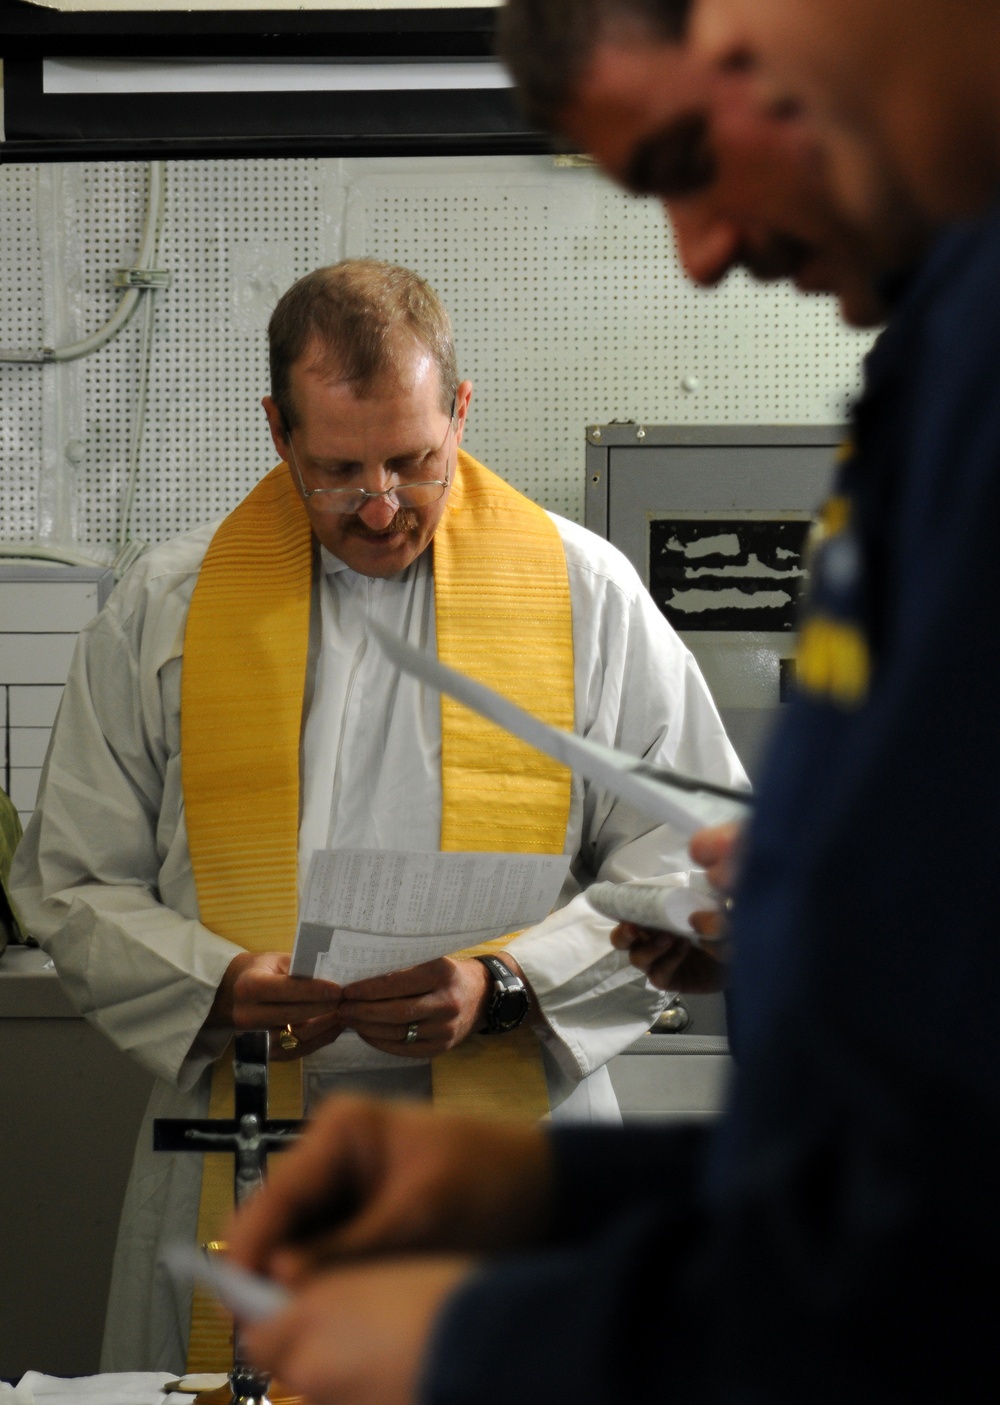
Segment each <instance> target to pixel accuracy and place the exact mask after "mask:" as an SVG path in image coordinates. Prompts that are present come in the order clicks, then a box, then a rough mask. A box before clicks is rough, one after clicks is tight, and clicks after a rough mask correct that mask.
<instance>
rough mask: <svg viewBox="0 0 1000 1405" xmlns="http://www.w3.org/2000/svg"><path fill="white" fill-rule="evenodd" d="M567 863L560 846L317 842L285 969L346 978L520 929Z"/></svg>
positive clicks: (549, 896) (538, 915)
mask: <svg viewBox="0 0 1000 1405" xmlns="http://www.w3.org/2000/svg"><path fill="white" fill-rule="evenodd" d="M568 869H569V858H568V857H567V856H566V855H564V854H558V855H551V854H480V853H475V854H462V853H446V854H440V853H399V852H383V851H382V850H375V849H372V850H369V849H339V850H332V851H331V850H324V849H317V850H316V851H315V852H314V853H313V856H312V861H311V862H310V865H309V875H308V878H307V880H306V891H305V896H304V899H303V902H302V913H301V918H300V921H299V930H298V933H297V934H296V938H295V949H294V951H293V953H292V966H291V973H292V975H293V976H319V977H321V978H323V979H325V980H331V981H336V982H337V983H338V984H340V985H349V984H350V983H351V982H352V981H359V980H364V979H365V978H366V977H368V976H380V975H384V974H386V973H387V972H389V971H398V970H401V969H403V968H405V967H408V966H417V965H419V964H420V963H421V962H423V961H431V960H433V959H434V958H435V957H437V956H448V955H450V954H451V953H452V952H455V951H461V950H462V949H463V948H464V947H468V946H476V945H477V944H478V943H479V942H484V941H491V940H493V939H494V938H496V937H502V936H505V935H506V934H507V933H508V932H515V931H520V930H521V929H522V928H524V927H530V926H531V925H533V924H534V923H536V922H540V921H541V920H542V919H543V918H544V917H547V916H548V915H549V913H550V912H551V911H552V909H553V907H554V906H555V904H556V900H557V898H558V897H559V892H560V889H561V888H562V885H563V882H564V880H565V878H566V873H567V871H568Z"/></svg>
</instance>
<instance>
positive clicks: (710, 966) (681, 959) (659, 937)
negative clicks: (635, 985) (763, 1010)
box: [611, 823, 742, 995]
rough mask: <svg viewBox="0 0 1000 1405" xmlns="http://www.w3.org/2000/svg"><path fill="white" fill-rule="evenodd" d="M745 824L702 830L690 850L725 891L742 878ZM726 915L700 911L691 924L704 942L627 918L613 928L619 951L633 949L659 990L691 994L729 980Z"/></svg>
mask: <svg viewBox="0 0 1000 1405" xmlns="http://www.w3.org/2000/svg"><path fill="white" fill-rule="evenodd" d="M741 829H742V826H741V825H739V824H735V823H734V824H721V825H716V826H714V827H713V828H711V829H702V830H699V831H698V833H697V834H696V835H695V836H694V837H693V839H692V840H691V845H690V853H691V857H692V859H694V861H695V863H696V864H699V865H700V866H701V867H702V868H704V869H705V873H706V876H707V878H708V880H709V882H710V883H711V885H712V887H713V888H715V889H716V891H717V892H719V893H722V894H724V895H726V894H729V893H731V892H732V890H733V887H734V885H735V882H736V871H737V862H738V857H739V840H740V833H741ZM724 922H725V918H724V917H723V916H722V914H721V913H720V912H719V911H718V909H712V910H706V911H704V912H696V913H694V914H693V915H692V917H691V926H692V927H693V928H694V929H695V931H696V932H698V933H699V934H700V935H701V936H702V937H705V938H707V939H708V940H707V941H706V943H705V945H704V946H703V947H695V946H692V945H691V943H690V942H689V941H685V939H684V938H683V937H678V936H675V935H674V934H673V933H672V932H661V931H655V930H653V929H652V928H648V927H636V926H634V925H633V924H632V923H630V922H623V923H621V925H620V926H618V927H616V928H615V929H614V931H613V932H612V933H611V941H612V944H613V945H614V946H616V947H617V948H618V950H619V951H627V952H628V954H629V960H630V961H631V962H632V965H633V966H637V967H638V968H639V970H640V971H643V972H644V973H645V975H646V978H647V980H649V982H650V984H651V985H655V986H656V987H657V989H658V990H677V991H680V992H682V993H683V994H687V995H708V994H711V993H712V992H713V991H717V990H722V989H723V987H724V986H725V984H726V974H727V973H726V947H725V944H724V942H723V940H722V938H723V937H724V931H723V927H724Z"/></svg>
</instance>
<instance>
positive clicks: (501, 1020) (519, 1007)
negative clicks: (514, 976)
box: [491, 990, 528, 1029]
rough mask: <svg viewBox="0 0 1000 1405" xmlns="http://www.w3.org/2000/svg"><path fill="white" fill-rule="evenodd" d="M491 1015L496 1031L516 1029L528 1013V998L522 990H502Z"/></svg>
mask: <svg viewBox="0 0 1000 1405" xmlns="http://www.w3.org/2000/svg"><path fill="white" fill-rule="evenodd" d="M491 1013H492V1015H493V1022H494V1024H495V1025H496V1027H497V1028H498V1029H516V1028H517V1026H518V1025H519V1024H520V1023H521V1021H522V1020H523V1019H524V1017H525V1015H526V1014H527V1013H528V997H527V995H526V994H525V992H524V991H523V990H503V991H501V992H500V993H499V994H498V995H497V997H496V1001H495V1003H494V1006H493V1010H492V1012H491Z"/></svg>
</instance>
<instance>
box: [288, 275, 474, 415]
mask: <svg viewBox="0 0 1000 1405" xmlns="http://www.w3.org/2000/svg"><path fill="white" fill-rule="evenodd" d="M267 340H268V352H269V358H270V363H271V398H272V399H273V400H274V402H275V404H276V405H277V406H278V409H279V410H280V411H281V416H282V419H283V420H284V422H285V426H286V428H287V429H294V427H295V425H296V422H297V419H296V410H295V405H294V403H293V401H292V397H291V394H290V389H289V381H290V378H291V370H292V367H293V366H294V365H295V363H296V361H298V360H299V358H300V357H301V356H303V355H304V354H305V353H306V352H307V351H308V350H309V349H310V348H311V347H314V346H315V348H316V350H317V352H318V364H319V366H320V367H321V368H322V369H323V370H324V371H326V370H329V372H330V374H331V376H335V377H337V378H338V379H341V380H345V381H349V382H351V384H352V385H353V386H354V387H355V389H356V390H357V393H358V394H359V395H364V394H365V393H366V392H367V391H370V390H371V389H372V388H373V387H374V386H376V385H377V384H378V382H379V381H381V380H382V379H383V378H384V377H385V376H387V375H388V376H392V375H394V374H398V373H399V371H400V370H401V368H402V366H403V365H404V364H405V361H404V358H405V356H406V353H407V351H409V350H412V347H413V344H414V342H416V343H417V344H418V345H419V346H422V347H424V348H426V350H427V351H428V352H429V353H430V355H431V357H432V358H433V360H434V362H435V363H436V365H437V368H438V371H439V372H440V375H441V404H442V407H443V409H444V410H445V411H446V412H447V410H448V409H449V408H450V406H451V404H452V401H453V399H454V396H455V391H456V390H457V389H458V367H457V364H456V361H455V341H454V336H453V334H452V329H451V318H450V317H449V316H448V313H447V312H446V311H445V308H444V305H443V303H442V302H441V299H440V298H439V297H438V295H437V293H435V291H434V289H433V288H432V287H431V286H430V284H429V283H428V282H426V281H425V279H423V278H421V277H420V275H419V274H418V273H414V272H413V271H412V269H409V268H400V267H399V266H398V265H396V264H392V263H382V262H380V261H379V260H378V259H344V260H343V262H341V263H335V264H331V265H330V266H329V267H328V268H318V269H316V271H315V272H314V273H307V274H306V276H305V277H304V278H300V279H299V281H298V282H297V283H293V284H292V286H291V287H290V288H289V289H288V291H287V293H285V294H284V295H283V296H282V297H281V299H280V300H279V302H278V305H277V307H276V308H275V309H274V311H273V312H272V314H271V320H270V322H269V323H268V325H267Z"/></svg>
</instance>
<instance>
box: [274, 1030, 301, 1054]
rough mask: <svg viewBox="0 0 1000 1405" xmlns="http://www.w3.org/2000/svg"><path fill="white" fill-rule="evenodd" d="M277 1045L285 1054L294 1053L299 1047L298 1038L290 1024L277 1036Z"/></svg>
mask: <svg viewBox="0 0 1000 1405" xmlns="http://www.w3.org/2000/svg"><path fill="white" fill-rule="evenodd" d="M278 1043H279V1044H280V1045H281V1047H282V1049H284V1051H285V1053H286V1054H291V1053H294V1051H295V1050H296V1049H297V1048H298V1047H299V1036H298V1035H297V1034H296V1033H295V1031H294V1030H293V1029H292V1026H291V1025H290V1024H286V1025H285V1027H284V1029H283V1030H282V1031H281V1033H280V1034H279V1035H278Z"/></svg>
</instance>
